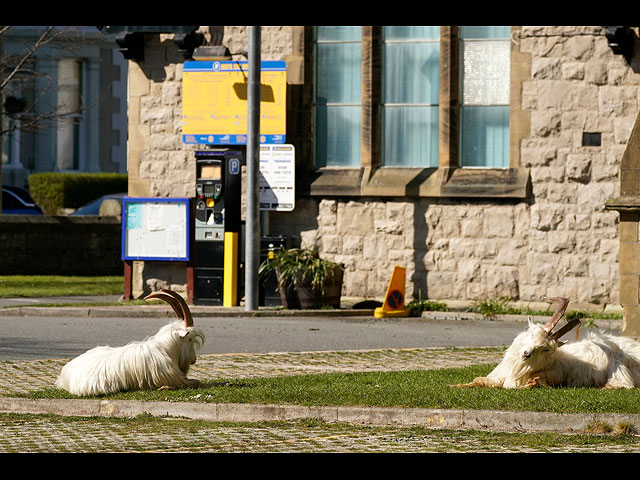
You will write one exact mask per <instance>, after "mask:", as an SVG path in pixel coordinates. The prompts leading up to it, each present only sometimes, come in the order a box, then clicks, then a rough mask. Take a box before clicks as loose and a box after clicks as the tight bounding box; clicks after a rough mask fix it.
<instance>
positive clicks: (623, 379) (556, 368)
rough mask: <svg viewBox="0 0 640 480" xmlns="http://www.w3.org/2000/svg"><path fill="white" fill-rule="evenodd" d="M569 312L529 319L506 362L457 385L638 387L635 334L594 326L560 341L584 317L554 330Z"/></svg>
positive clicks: (639, 353) (639, 362)
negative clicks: (546, 319) (539, 321)
mask: <svg viewBox="0 0 640 480" xmlns="http://www.w3.org/2000/svg"><path fill="white" fill-rule="evenodd" d="M563 300H564V299H563ZM566 303H568V301H567V302H566ZM564 308H566V304H565V305H564ZM559 310H560V309H559ZM556 313H558V312H556ZM563 314H564V309H562V312H561V314H559V315H554V317H557V318H555V319H554V320H555V321H552V322H550V323H548V324H547V325H546V326H542V325H539V324H536V323H534V322H531V320H529V326H528V328H527V330H526V331H524V332H522V333H521V334H519V335H518V336H517V337H516V338H515V339H514V341H513V343H512V344H511V346H510V347H509V348H508V349H507V351H506V352H505V355H504V357H503V359H502V361H501V362H500V364H498V366H497V367H496V368H495V369H494V370H493V371H492V372H491V373H490V374H489V375H488V376H486V377H478V378H476V379H474V380H473V382H471V383H467V384H459V385H452V386H454V387H495V388H532V387H536V386H549V387H561V386H565V387H600V388H634V387H638V386H640V343H639V342H637V341H635V340H632V339H630V338H625V337H616V336H613V335H605V334H601V333H599V332H591V333H590V334H588V335H587V338H585V339H583V340H580V341H576V342H572V343H567V344H562V343H560V342H559V341H558V339H559V337H560V336H562V334H563V333H566V331H568V330H570V329H571V328H573V327H574V326H575V325H577V324H578V323H579V322H577V321H574V322H570V323H568V324H567V325H566V326H565V327H563V329H562V331H561V332H558V333H556V334H552V333H551V330H552V328H553V327H554V326H555V324H556V323H557V321H558V320H559V319H560V317H561V316H562V315H563Z"/></svg>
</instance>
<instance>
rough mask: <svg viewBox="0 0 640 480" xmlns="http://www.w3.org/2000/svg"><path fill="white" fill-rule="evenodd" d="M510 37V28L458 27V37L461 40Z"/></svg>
mask: <svg viewBox="0 0 640 480" xmlns="http://www.w3.org/2000/svg"><path fill="white" fill-rule="evenodd" d="M510 36H511V27H510V26H506V27H505V26H503V27H497V26H492V27H489V26H479V27H460V37H462V38H466V39H469V38H509V37H510Z"/></svg>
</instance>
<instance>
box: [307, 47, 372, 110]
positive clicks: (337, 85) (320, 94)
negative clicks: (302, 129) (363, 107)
mask: <svg viewBox="0 0 640 480" xmlns="http://www.w3.org/2000/svg"><path fill="white" fill-rule="evenodd" d="M361 58H362V52H361V48H360V43H346V44H343V43H338V44H318V45H317V47H316V103H317V104H320V105H324V104H326V103H360V101H361V95H360V92H361V84H362V82H361V79H360V71H361V67H360V61H361Z"/></svg>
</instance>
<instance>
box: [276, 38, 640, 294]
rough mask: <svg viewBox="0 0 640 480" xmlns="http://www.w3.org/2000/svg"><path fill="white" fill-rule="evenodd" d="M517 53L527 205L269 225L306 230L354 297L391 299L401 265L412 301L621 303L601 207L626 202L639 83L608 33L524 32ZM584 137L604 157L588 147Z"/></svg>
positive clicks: (371, 203)
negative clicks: (626, 163) (596, 138)
mask: <svg viewBox="0 0 640 480" xmlns="http://www.w3.org/2000/svg"><path fill="white" fill-rule="evenodd" d="M515 41H519V42H520V48H521V52H523V53H524V54H528V55H530V57H531V78H529V79H526V80H525V81H524V82H523V85H522V89H523V93H522V97H523V101H522V105H521V108H522V109H523V111H525V112H527V113H528V114H529V116H530V124H531V129H530V132H529V135H528V136H526V138H525V139H524V141H523V142H522V143H521V145H520V147H521V158H520V163H521V165H522V166H523V167H526V168H529V169H530V175H531V183H532V194H531V198H530V199H529V200H528V201H526V202H516V203H514V202H509V201H486V200H483V201H469V200H460V201H456V200H451V199H447V200H442V199H415V200H414V199H411V200H409V199H398V198H392V199H371V198H362V199H358V200H357V201H354V200H352V199H331V200H329V199H324V200H317V201H316V200H310V202H311V203H316V205H308V204H305V203H302V211H301V214H300V215H299V216H290V217H288V218H284V216H278V217H277V218H278V219H279V220H280V221H279V222H278V221H277V220H276V221H272V225H274V226H275V227H276V230H277V229H278V228H280V229H281V230H283V231H285V232H291V233H293V232H292V230H293V229H292V228H291V226H290V225H287V224H289V223H293V224H299V225H300V226H301V230H300V238H301V240H302V242H303V243H306V244H307V245H315V246H317V247H318V248H319V249H320V252H321V253H322V254H324V255H325V256H328V257H331V258H333V259H337V260H340V261H343V262H345V264H346V266H347V273H346V276H345V282H346V288H345V293H346V294H348V295H365V296H373V297H380V296H382V295H384V292H385V290H386V285H387V282H388V278H389V276H390V272H391V269H392V268H393V265H394V264H399V265H404V266H405V267H407V270H408V271H407V278H408V279H409V281H408V285H407V287H408V289H407V295H408V296H409V295H418V294H421V295H422V296H423V297H425V296H426V297H429V298H437V299H470V300H479V299H485V298H497V297H511V298H513V299H519V300H524V301H539V300H541V299H542V298H543V297H544V296H556V295H564V296H567V297H568V298H571V299H572V300H573V301H574V302H586V303H600V304H603V303H604V304H606V303H618V302H619V295H618V290H619V288H618V278H619V268H618V256H619V247H618V213H617V212H612V211H606V210H605V202H606V200H607V199H609V198H611V197H614V196H616V195H618V190H619V178H618V172H619V165H620V159H621V158H622V154H623V152H624V149H625V146H626V142H627V139H628V138H629V133H630V130H631V128H632V126H633V124H634V121H635V119H636V117H637V115H638V110H639V106H640V105H639V101H640V89H639V85H640V77H639V76H638V75H637V74H636V73H634V72H633V70H632V69H631V68H630V67H629V65H628V64H626V62H625V60H624V58H622V57H621V56H619V55H614V54H613V52H612V51H611V48H610V47H609V46H608V44H607V40H606V38H605V37H604V30H603V29H602V28H601V27H526V26H525V27H522V33H521V36H520V38H518V39H515ZM585 132H586V133H597V134H599V135H600V139H601V144H600V146H584V145H583V134H584V133H585ZM298 205H301V204H300V203H299V204H298ZM298 208H300V207H298ZM312 214H316V219H317V221H316V224H317V226H316V227H315V228H314V227H313V225H311V224H312V223H313V222H309V220H305V217H307V218H308V216H309V215H312Z"/></svg>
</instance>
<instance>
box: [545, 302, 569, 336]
mask: <svg viewBox="0 0 640 480" xmlns="http://www.w3.org/2000/svg"><path fill="white" fill-rule="evenodd" d="M545 300H547V301H548V302H557V303H558V306H557V307H556V311H555V312H554V313H553V316H552V317H551V319H550V320H549V321H548V322H547V324H546V325H545V326H544V329H545V330H546V331H547V335H551V330H553V328H554V327H555V326H556V325H557V323H558V322H559V321H560V319H561V318H562V316H563V315H564V312H565V311H566V310H567V306H569V300H568V299H566V298H563V297H555V298H546V297H545Z"/></svg>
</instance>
